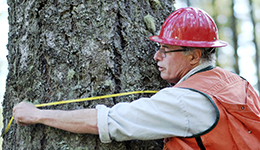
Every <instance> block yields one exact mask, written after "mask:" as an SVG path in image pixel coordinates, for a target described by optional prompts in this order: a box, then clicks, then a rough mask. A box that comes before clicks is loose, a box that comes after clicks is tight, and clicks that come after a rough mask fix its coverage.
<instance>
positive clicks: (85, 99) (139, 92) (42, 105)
mask: <svg viewBox="0 0 260 150" xmlns="http://www.w3.org/2000/svg"><path fill="white" fill-rule="evenodd" d="M157 92H158V91H133V92H125V93H117V94H110V95H103V96H95V97H88V98H79V99H73V100H65V101H57V102H50V103H43V104H36V105H35V107H44V106H53V105H60V104H68V103H76V102H83V101H91V100H98V99H105V98H112V97H119V96H125V95H131V94H142V93H157ZM13 120H14V117H13V116H12V118H11V119H10V121H9V123H8V125H7V127H6V129H5V132H4V133H3V134H2V136H3V135H4V134H6V133H7V132H8V130H9V128H10V126H11V124H12V122H13Z"/></svg>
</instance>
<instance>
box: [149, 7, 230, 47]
mask: <svg viewBox="0 0 260 150" xmlns="http://www.w3.org/2000/svg"><path fill="white" fill-rule="evenodd" d="M149 39H150V40H152V41H154V42H158V43H163V44H170V45H177V46H185V47H224V46H226V45H227V43H226V42H224V41H221V40H219V39H218V29H217V26H216V24H215V22H214V21H213V19H212V18H211V17H210V16H209V15H208V14H207V13H206V12H205V11H203V10H201V9H198V8H192V7H186V8H180V9H178V10H176V11H174V12H173V13H172V14H171V15H170V16H169V17H168V18H167V19H166V20H165V21H164V23H163V25H162V28H161V31H160V35H159V36H151V37H149Z"/></svg>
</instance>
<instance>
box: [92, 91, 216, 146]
mask: <svg viewBox="0 0 260 150" xmlns="http://www.w3.org/2000/svg"><path fill="white" fill-rule="evenodd" d="M96 109H97V111H98V129H99V137H100V140H101V141H102V142H103V143H109V142H111V140H113V139H114V140H116V141H125V140H133V139H138V140H153V139H161V138H167V137H174V136H179V137H186V136H192V135H193V134H197V133H200V132H203V131H205V130H206V129H208V128H209V127H211V125H212V124H214V122H215V120H216V113H215V108H214V107H213V104H212V103H211V101H210V100H209V99H208V98H207V97H205V96H204V95H202V94H200V93H198V92H194V91H191V90H188V89H181V88H165V89H163V90H161V91H159V92H158V93H156V94H155V95H153V96H152V97H151V98H140V99H138V100H136V101H133V102H131V103H118V104H116V105H115V106H113V107H112V108H108V107H106V106H104V105H97V106H96Z"/></svg>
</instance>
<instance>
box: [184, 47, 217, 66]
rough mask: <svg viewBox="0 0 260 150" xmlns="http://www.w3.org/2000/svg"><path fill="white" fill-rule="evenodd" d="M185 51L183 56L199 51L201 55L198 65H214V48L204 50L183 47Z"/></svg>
mask: <svg viewBox="0 0 260 150" xmlns="http://www.w3.org/2000/svg"><path fill="white" fill-rule="evenodd" d="M183 48H185V49H187V51H184V52H182V53H183V54H184V55H189V54H191V53H192V52H193V50H195V49H200V50H201V52H202V54H201V58H200V62H199V63H200V64H202V63H204V62H209V63H210V64H212V65H215V63H216V55H215V52H216V48H214V47H210V48H205V47H183Z"/></svg>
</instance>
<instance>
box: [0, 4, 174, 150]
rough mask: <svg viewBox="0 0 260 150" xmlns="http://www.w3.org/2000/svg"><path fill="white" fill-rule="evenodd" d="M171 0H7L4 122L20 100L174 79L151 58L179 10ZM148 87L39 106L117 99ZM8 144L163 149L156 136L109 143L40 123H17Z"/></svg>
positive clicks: (10, 147) (11, 148) (8, 149)
mask: <svg viewBox="0 0 260 150" xmlns="http://www.w3.org/2000/svg"><path fill="white" fill-rule="evenodd" d="M173 3H174V1H170V0H160V1H159V0H139V1H137V0H125V1H122V0H97V1H90V0H88V1H82V0H71V1H69V0H63V1H62V0H54V1H47V0H16V1H15V0H9V1H8V5H9V10H8V11H9V25H10V28H9V30H10V31H9V39H8V40H9V41H8V46H7V47H8V50H9V54H8V64H9V73H8V77H7V83H6V92H5V96H4V101H3V117H4V120H3V123H4V128H6V126H7V124H8V122H9V120H10V118H11V117H12V108H13V106H14V105H15V104H17V103H19V102H22V101H28V102H31V103H34V104H39V103H47V102H54V101H61V100H67V99H75V98H83V97H92V96H97V95H106V94H112V93H120V92H127V91H136V90H158V89H161V88H163V87H165V86H168V85H167V83H166V82H165V81H163V80H162V79H160V77H159V71H158V70H157V67H156V63H155V61H154V60H153V54H154V53H155V52H156V50H157V49H158V46H157V45H156V44H155V43H153V42H151V41H149V39H148V37H149V36H151V35H153V34H156V33H157V32H158V31H159V30H160V27H161V25H162V23H163V21H164V20H165V18H166V17H167V16H168V15H169V14H170V13H171V12H172V11H173V9H174V8H173ZM141 96H151V95H148V94H139V95H131V96H125V97H118V98H108V99H104V100H97V101H89V102H80V103H71V104H63V105H56V106H48V107H43V108H41V109H63V110H72V109H82V108H94V107H95V106H96V105H97V104H105V105H107V106H113V105H114V104H116V103H118V102H121V101H132V100H135V99H137V98H139V97H141ZM3 149H5V150H16V149H19V150H23V149H26V150H27V149H34V150H38V149H41V150H43V149H44V150H45V149H48V150H49V149H53V150H56V149H59V150H60V149H61V150H63V149H71V150H74V149H77V150H80V149H111V150H115V149H161V143H160V142H158V141H138V140H136V141H127V142H115V141H113V142H112V143H110V144H103V143H101V142H100V140H99V138H98V136H96V135H90V134H74V133H70V132H66V131H63V130H59V129H55V128H52V127H48V126H44V125H41V124H37V125H30V126H28V127H23V126H19V125H17V124H16V123H14V122H13V123H12V125H11V127H10V130H9V131H8V133H6V134H5V135H4V141H3Z"/></svg>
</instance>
